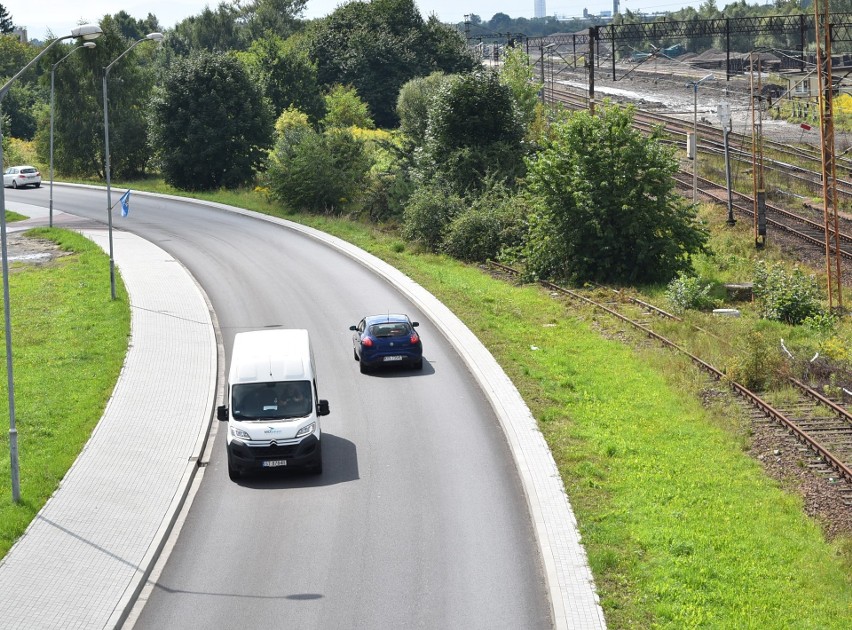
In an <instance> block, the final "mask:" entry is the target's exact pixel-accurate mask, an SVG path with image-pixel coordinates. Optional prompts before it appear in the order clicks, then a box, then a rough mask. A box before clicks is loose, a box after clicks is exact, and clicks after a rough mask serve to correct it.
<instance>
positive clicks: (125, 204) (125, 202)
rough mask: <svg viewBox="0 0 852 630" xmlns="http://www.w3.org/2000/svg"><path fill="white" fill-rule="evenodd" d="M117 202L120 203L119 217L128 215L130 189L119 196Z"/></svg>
mask: <svg viewBox="0 0 852 630" xmlns="http://www.w3.org/2000/svg"><path fill="white" fill-rule="evenodd" d="M119 201H120V202H121V216H123V217H126V216H127V215H128V214H130V189H128V190H127V192H126V193H124V194H123V195H122V196H121V199H119Z"/></svg>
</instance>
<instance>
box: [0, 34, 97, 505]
mask: <svg viewBox="0 0 852 630" xmlns="http://www.w3.org/2000/svg"><path fill="white" fill-rule="evenodd" d="M101 35H103V31H102V30H101V27H100V26H98V25H97V24H83V25H81V26H78V27H77V28H75V29H74V30H73V31H71V34H70V35H66V36H65V37H59V38H57V39H54V40H53V41H52V42H50V43H49V44H48V45H47V46H45V47H44V49H42V51H41V52H40V53H39V54H37V55H36V56H35V57H34V58H33V60H32V61H30V62H29V63H28V64H27V65H25V66H24V67H23V68H21V69H20V70H19V71H18V73H17V74H16V75H15V76H13V77H12V78H11V79H9V81H8V82H7V83H6V85H4V86H3V87H2V88H0V103H2V102H3V98H5V96H6V94H8V92H9V88H11V87H12V84H13V83H14V82H15V81H17V79H18V78H19V77H20V76H21V75H22V74H24V72H26V71H27V70H29V69H30V68H31V67H32V66H33V64H35V63H36V62H37V61H38V60H39V59H41V58H42V57H43V56H44V55H45V53H47V51H48V50H50V49H51V48H53V46H55V45H56V44H57V43H59V42H61V41H64V40H66V39H75V38H78V37H81V38H83V39H85V40H90V39H97V38H98V37H100V36H101ZM2 170H5V169H3V129H2V125H0V171H2ZM0 251H2V256H3V316H4V320H5V324H6V379H7V381H8V388H9V460H10V462H11V466H12V500H13V501H14V502H15V503H18V502H20V500H21V483H20V471H19V468H18V430H17V428H16V427H15V379H14V378H13V376H12V317H11V310H10V309H9V257H8V250H7V247H6V189H5V188H4V187H3V186H0Z"/></svg>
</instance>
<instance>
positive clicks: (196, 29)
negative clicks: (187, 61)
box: [163, 2, 245, 60]
mask: <svg viewBox="0 0 852 630" xmlns="http://www.w3.org/2000/svg"><path fill="white" fill-rule="evenodd" d="M239 16H240V10H239V8H238V7H236V6H234V5H233V4H227V3H225V2H220V3H219V6H218V7H216V10H215V11H211V10H210V7H209V6H205V7H204V10H203V11H202V12H201V13H199V14H198V15H193V16H190V17H188V18H186V19H185V20H182V21H181V22H178V23H177V24H176V25H175V27H174V29H172V30H171V31H169V32H168V33H167V34H166V38H165V39H164V41H163V46H164V48H165V49H166V51H167V54H166V56H167V58H168V59H169V60H171V59H173V58H175V57H185V56H187V55H189V53H190V52H192V51H194V50H200V49H204V50H208V51H211V52H212V51H220V52H224V51H229V50H243V49H244V48H245V47H244V46H243V43H242V39H241V36H240V28H239V25H238V23H237V20H238V18H239Z"/></svg>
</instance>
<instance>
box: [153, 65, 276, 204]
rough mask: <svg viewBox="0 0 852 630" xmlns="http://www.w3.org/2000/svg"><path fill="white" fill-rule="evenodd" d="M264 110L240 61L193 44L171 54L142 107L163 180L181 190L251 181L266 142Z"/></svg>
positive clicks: (269, 121)
mask: <svg viewBox="0 0 852 630" xmlns="http://www.w3.org/2000/svg"><path fill="white" fill-rule="evenodd" d="M273 123H274V119H273V117H272V110H271V108H270V107H269V104H268V103H267V101H266V99H265V98H263V96H262V94H261V92H260V89H259V88H258V86H257V85H256V84H255V83H254V82H253V81H252V80H251V78H250V77H249V74H248V72H247V71H246V69H245V67H244V66H243V64H242V63H241V62H240V61H239V60H237V59H236V58H235V57H233V56H230V55H227V54H224V53H210V52H206V51H198V52H195V53H192V54H191V55H190V56H189V57H186V58H181V59H178V60H176V61H175V62H174V63H173V64H172V65H171V67H170V69H169V72H168V73H167V74H166V75H165V78H164V81H163V84H162V86H161V87H159V88H157V90H156V91H155V94H154V97H153V99H152V102H151V110H150V145H151V148H152V149H153V150H154V151H155V152H156V156H157V162H158V164H159V166H160V168H161V170H162V173H163V178H164V179H165V180H166V183H168V184H171V185H173V186H175V187H176V188H180V189H182V190H212V189H216V188H220V187H224V188H236V187H238V186H242V185H244V184H247V183H250V182H253V181H254V178H255V172H256V169H257V168H259V167H260V165H261V164H262V163H263V160H264V158H265V156H266V153H267V150H268V147H269V146H270V145H271V138H272V129H273Z"/></svg>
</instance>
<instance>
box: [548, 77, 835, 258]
mask: <svg viewBox="0 0 852 630" xmlns="http://www.w3.org/2000/svg"><path fill="white" fill-rule="evenodd" d="M551 93H552V98H554V99H555V100H558V101H559V102H561V103H562V104H563V105H566V106H568V107H570V108H573V109H582V108H587V107H588V98H587V97H585V96H581V95H578V94H575V93H573V92H571V91H570V90H567V89H559V88H556V89H554V90H552V91H551ZM634 123H635V124H636V125H637V127H638V128H639V129H641V130H644V131H647V132H650V131H651V129H652V128H655V127H656V128H658V127H660V126H661V125H663V126H666V128H667V129H668V130H669V131H670V132H672V133H676V134H677V135H678V136H680V137H684V138H685V135H686V133H687V132H692V126H691V125H687V124H686V123H685V122H684V121H683V120H680V119H678V118H676V117H674V116H667V115H664V114H656V113H650V112H644V111H642V110H637V111H636V112H635V115H634ZM699 131H700V132H701V134H699V137H700V138H701V143H700V146H701V150H702V152H705V153H708V152H709V153H715V154H717V155H722V154H723V153H724V146H723V143H722V140H721V135H722V134H721V131H720V130H719V129H718V128H716V127H713V126H710V125H700V126H699ZM732 135H733V134H732ZM737 135H738V136H740V141H741V142H745V139H746V137H745V136H742V135H741V134H737ZM715 138H719V140H718V141H717V140H716V139H715ZM676 142H678V143H679V144H681V145H683V146H684V147H685V141H681V140H676ZM748 143H749V145H750V143H751V138H748ZM764 144H765V145H767V144H768V145H770V146H772V147H773V148H777V149H778V150H779V151H783V152H784V153H786V154H788V155H792V154H796V155H798V154H801V155H802V156H804V157H805V159H808V160H820V159H821V158H819V157H818V156H816V153H815V152H813V151H812V152H811V153H812V155H808V149H807V148H805V147H803V148H802V150H801V151H798V147H797V149H795V150H794V149H791V148H790V147H787V146H786V145H783V144H781V143H772V142H770V141H764ZM729 154H731V155H735V156H736V157H738V158H739V160H740V162H741V163H743V164H746V165H747V167H748V168H749V169H750V168H751V153H746V152H745V151H737V150H734V151H730V149H729ZM843 160H844V162H845V163H847V164H848V167H847V168H849V169H852V160H848V159H846V158H843ZM769 164H770V170H775V171H777V172H778V173H783V177H784V178H786V180H788V181H789V180H795V181H798V182H800V183H802V184H804V185H806V186H807V187H809V188H810V189H811V190H812V191H813V192H815V193H816V192H818V193H819V194H820V195H821V194H822V183H821V178H822V173H821V171H820V172H814V171H810V170H808V169H807V168H805V167H802V166H798V165H796V164H793V163H786V162H785V163H781V162H777V161H772V160H770V161H769ZM820 164H821V162H820ZM692 177H693V176H692V174H691V173H687V172H685V171H681V173H679V174H678V175H677V176H676V179H677V181H678V184H679V188H680V189H682V190H684V191H687V190H690V191H691V190H692V183H693V182H692ZM697 180H698V182H700V188H699V192H700V193H701V194H702V195H703V196H704V197H706V198H710V199H712V200H714V201H717V202H719V203H722V204H727V189H726V187H725V185H723V184H719V183H717V182H714V181H712V180H710V179H708V178H706V177H699V178H697ZM750 180H751V177H750V176H749V182H748V184H749V185H751V181H750ZM732 186H733V187H734V188H735V185H734V184H732ZM779 192H780V196H783V195H784V194H785V192H784V191H779ZM786 194H787V195H788V196H793V197H798V195H795V194H792V193H786ZM731 195H732V199H733V201H732V206H733V208H734V209H735V210H736V211H737V212H738V213H740V214H742V215H744V216H747V217H750V218H752V219H753V217H754V210H753V208H754V200H753V198H752V197H750V196H748V195H746V194H744V193H741V192H738V191H736V190H733V191H732V194H731ZM838 195H839V196H847V197H849V198H850V199H852V182H845V181H838ZM801 207H802V209H801V210H791V209H788V208H782V207H781V206H779V205H776V204H770V203H767V204H766V209H767V224H768V226H770V227H771V228H773V229H777V230H782V231H783V232H785V233H787V234H789V235H791V236H793V237H795V238H797V239H799V240H801V241H803V242H804V243H807V244H808V245H809V246H811V247H813V248H815V249H816V250H817V252H819V253H824V252H825V225H824V218H823V217H822V216H820V215H821V213H819V211H818V209H816V208H815V207H814V206H813V205H809V204H807V203H804V204H802V206H801ZM817 218H819V219H820V220H819V221H818V220H817ZM839 224H840V225H839V230H838V235H839V240H840V251H839V255H840V257H841V258H843V259H846V260H850V259H852V221H850V220H849V219H847V218H845V217H842V218H841V219H840V221H839ZM829 233H830V235H831V236H830V247H831V250H832V251H833V250H834V231H833V229H830V230H829Z"/></svg>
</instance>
